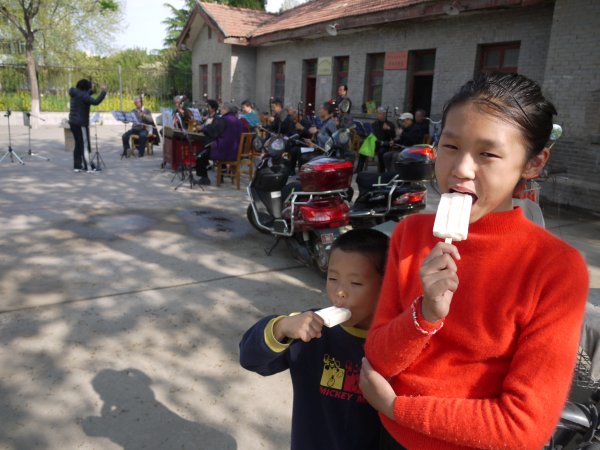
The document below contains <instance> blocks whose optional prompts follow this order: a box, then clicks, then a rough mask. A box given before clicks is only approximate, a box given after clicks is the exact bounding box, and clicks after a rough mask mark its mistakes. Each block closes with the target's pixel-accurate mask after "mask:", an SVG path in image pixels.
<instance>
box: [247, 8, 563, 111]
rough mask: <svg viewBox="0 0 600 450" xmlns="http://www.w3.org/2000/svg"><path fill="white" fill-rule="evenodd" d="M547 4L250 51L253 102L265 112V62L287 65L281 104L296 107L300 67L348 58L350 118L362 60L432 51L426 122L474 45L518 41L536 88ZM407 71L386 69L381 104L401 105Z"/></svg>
mask: <svg viewBox="0 0 600 450" xmlns="http://www.w3.org/2000/svg"><path fill="white" fill-rule="evenodd" d="M552 9H553V8H552V5H551V4H550V5H544V6H539V7H530V8H521V9H518V10H510V11H501V12H493V13H480V14H474V15H468V14H463V15H458V16H453V17H450V16H448V17H445V18H443V19H441V20H434V21H424V22H411V23H408V24H403V25H401V26H398V25H389V26H382V27H379V28H377V29H368V30H365V31H362V32H360V33H355V34H350V35H344V34H343V33H341V34H339V35H338V36H336V37H331V36H326V37H321V38H319V39H308V40H304V41H295V42H291V43H286V44H281V45H269V46H264V47H260V48H258V49H257V67H256V97H257V98H256V101H257V103H258V105H259V106H260V107H261V108H266V107H267V106H268V105H267V102H268V99H269V97H270V92H271V70H272V69H271V68H272V63H273V62H277V61H286V86H285V102H286V103H290V104H295V103H297V102H298V101H299V100H300V96H301V86H302V60H304V59H311V58H318V57H324V56H332V57H334V56H350V67H349V74H348V87H349V95H350V98H351V99H352V100H353V103H354V105H355V106H354V107H353V111H354V112H358V111H359V109H360V105H361V104H362V103H363V101H364V100H365V99H364V92H365V76H366V73H365V72H366V61H367V54H369V53H380V52H388V51H401V50H409V51H411V50H427V49H435V50H436V62H435V73H434V81H433V92H432V107H431V116H432V117H439V116H440V114H441V110H442V108H443V105H444V102H445V101H446V100H447V99H448V98H449V97H450V96H451V95H452V93H453V92H454V91H455V90H456V89H457V88H458V87H459V86H460V85H461V84H462V83H464V82H465V81H466V80H468V79H469V78H471V77H472V76H473V74H474V72H475V69H476V65H477V51H478V45H479V44H492V43H501V42H510V41H520V42H521V48H520V55H519V72H520V73H522V74H524V75H527V76H529V77H531V78H534V79H536V80H539V81H542V80H543V76H544V72H545V61H546V55H547V51H548V42H549V39H550V31H551V26H552ZM332 83H333V77H330V76H329V77H318V79H317V99H316V102H317V104H318V103H320V102H323V101H327V100H329V99H330V98H331V92H332ZM407 84H408V80H407V71H404V70H386V71H385V72H384V86H383V99H382V104H383V105H384V106H386V105H389V106H390V107H393V106H398V107H399V108H400V109H401V110H403V109H404V108H405V107H406V105H407Z"/></svg>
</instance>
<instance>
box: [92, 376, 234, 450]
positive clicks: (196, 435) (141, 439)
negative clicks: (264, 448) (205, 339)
mask: <svg viewBox="0 0 600 450" xmlns="http://www.w3.org/2000/svg"><path fill="white" fill-rule="evenodd" d="M151 381H152V380H151V379H150V378H149V377H148V376H147V375H146V374H144V373H143V372H141V371H139V370H136V369H126V370H121V371H117V370H112V369H104V370H102V371H100V372H99V373H98V374H97V375H96V376H95V377H94V379H93V380H92V385H93V386H94V389H95V390H96V392H98V394H99V395H100V398H101V399H102V401H103V402H104V404H103V405H102V409H101V411H100V416H92V417H87V418H86V419H84V420H83V422H82V427H83V430H84V431H85V433H86V434H87V435H88V436H94V437H105V438H108V439H110V440H111V441H113V442H114V443H116V444H118V445H120V446H122V447H123V449H124V450H139V449H178V450H179V449H185V450H200V449H206V450H215V449H219V450H221V449H227V450H229V449H232V450H235V449H237V444H236V442H235V440H234V439H233V437H231V436H230V435H229V434H227V433H224V432H222V431H219V430H216V429H214V428H212V427H210V426H206V425H202V424H199V423H194V422H190V421H188V420H185V419H183V418H181V417H179V416H178V415H177V414H175V413H174V412H172V411H170V410H169V409H168V408H167V407H165V406H164V405H163V404H161V403H160V402H159V401H157V400H156V398H155V396H154V392H153V391H152V389H151V388H150V384H151Z"/></svg>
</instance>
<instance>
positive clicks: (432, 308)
mask: <svg viewBox="0 0 600 450" xmlns="http://www.w3.org/2000/svg"><path fill="white" fill-rule="evenodd" d="M471 204H472V198H471V196H470V195H468V194H460V193H456V192H455V193H452V194H442V197H441V199H440V203H439V205H438V210H437V213H436V216H435V222H434V225H433V234H434V236H436V237H439V238H442V239H445V242H440V243H438V244H437V245H436V246H435V247H434V248H433V249H432V250H431V253H429V255H428V256H427V257H426V258H425V260H424V261H423V264H422V266H421V268H420V269H419V275H420V277H421V283H422V285H423V302H422V305H421V313H422V314H423V317H424V318H425V320H427V321H428V322H437V321H438V320H441V319H443V318H444V317H446V316H447V315H448V312H449V311H450V303H451V301H452V296H453V295H454V292H455V291H456V289H457V288H458V275H457V273H456V272H457V268H456V262H455V261H457V260H460V254H459V252H458V249H457V248H456V246H454V245H452V241H453V240H455V241H462V240H465V239H467V234H468V231H469V217H470V214H471Z"/></svg>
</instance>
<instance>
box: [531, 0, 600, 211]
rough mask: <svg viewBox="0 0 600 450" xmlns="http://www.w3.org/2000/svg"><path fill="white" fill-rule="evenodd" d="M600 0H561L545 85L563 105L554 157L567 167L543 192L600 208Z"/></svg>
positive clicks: (557, 199)
mask: <svg viewBox="0 0 600 450" xmlns="http://www.w3.org/2000/svg"><path fill="white" fill-rule="evenodd" d="M599 25H600V2H598V1H588V0H557V1H556V4H555V8H554V19H553V23H552V36H551V38H550V48H549V52H548V63H547V66H546V73H545V75H544V91H545V92H546V93H548V94H549V97H550V98H551V99H552V100H553V102H554V104H555V106H556V109H557V110H558V117H557V119H556V120H557V122H558V123H559V124H561V125H562V126H563V132H564V134H563V138H562V139H561V140H560V141H559V142H558V143H557V145H556V146H555V148H554V150H553V154H552V158H551V163H553V164H555V165H556V166H561V167H564V168H566V169H567V173H566V174H564V175H561V176H559V177H557V178H556V180H555V181H553V182H550V183H546V184H545V186H544V188H543V189H542V195H544V196H546V197H548V198H549V199H550V200H553V201H555V202H560V203H562V204H570V205H572V206H577V207H581V208H585V209H589V210H592V211H596V212H600V176H599V175H600V170H599V169H600V49H599V42H600V41H599V40H598V29H599V28H600V27H599Z"/></svg>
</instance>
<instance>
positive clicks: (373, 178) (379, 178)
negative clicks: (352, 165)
mask: <svg viewBox="0 0 600 450" xmlns="http://www.w3.org/2000/svg"><path fill="white" fill-rule="evenodd" d="M395 176H396V173H395V172H385V173H368V172H359V173H358V175H356V184H357V185H358V190H359V191H360V192H363V191H369V190H371V189H372V188H373V185H374V184H383V183H389V181H390V180H391V179H392V178H394V177H395Z"/></svg>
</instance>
